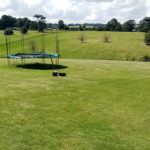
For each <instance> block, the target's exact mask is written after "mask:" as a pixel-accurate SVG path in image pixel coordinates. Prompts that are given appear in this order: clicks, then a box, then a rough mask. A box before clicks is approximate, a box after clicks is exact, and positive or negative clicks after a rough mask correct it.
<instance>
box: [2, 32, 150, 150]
mask: <svg viewBox="0 0 150 150" xmlns="http://www.w3.org/2000/svg"><path fill="white" fill-rule="evenodd" d="M65 34H69V33H64V35H62V37H63V36H65ZM74 34H76V33H74ZM95 34H98V33H95ZM115 34H118V33H115ZM135 34H136V33H135ZM118 36H119V34H118ZM139 37H141V36H140V34H139ZM68 38H69V37H68ZM126 38H127V37H126ZM129 38H131V37H129ZM70 44H71V43H70ZM79 45H80V44H79ZM79 45H77V47H78V46H79ZM70 47H72V46H71V45H70ZM64 55H65V53H64ZM65 56H66V55H65ZM66 57H69V54H68V56H66ZM74 57H75V56H74ZM89 57H90V56H89ZM61 64H63V65H66V66H68V67H69V68H68V69H65V70H62V71H65V72H67V75H68V77H66V78H54V77H52V76H51V73H52V71H50V70H43V71H41V70H32V69H31V70H27V69H22V68H16V67H15V66H12V67H11V68H8V66H7V61H6V60H4V59H1V60H0V75H1V76H0V149H4V150H5V149H6V150H25V149H26V150H49V149H52V150H57V149H58V150H60V149H64V150H67V149H68V150H83V149H85V150H96V149H97V150H99V149H101V150H148V149H149V148H150V134H149V133H150V126H149V125H150V101H149V99H150V65H149V63H140V62H120V61H99V60H93V61H92V60H79V59H77V60H73V59H70V60H69V59H68V60H61Z"/></svg>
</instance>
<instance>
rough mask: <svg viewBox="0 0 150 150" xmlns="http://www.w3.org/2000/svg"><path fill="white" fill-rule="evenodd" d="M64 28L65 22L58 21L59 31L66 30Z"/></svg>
mask: <svg viewBox="0 0 150 150" xmlns="http://www.w3.org/2000/svg"><path fill="white" fill-rule="evenodd" d="M64 28H65V23H64V21H63V20H59V21H58V29H59V30H64Z"/></svg>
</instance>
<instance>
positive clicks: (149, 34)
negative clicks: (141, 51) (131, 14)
mask: <svg viewBox="0 0 150 150" xmlns="http://www.w3.org/2000/svg"><path fill="white" fill-rule="evenodd" d="M144 41H145V44H146V45H148V46H150V31H149V32H147V33H146V34H145V39H144Z"/></svg>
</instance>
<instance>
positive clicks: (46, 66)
mask: <svg viewBox="0 0 150 150" xmlns="http://www.w3.org/2000/svg"><path fill="white" fill-rule="evenodd" d="M16 67H17V68H23V69H35V70H53V69H66V68H68V67H67V66H63V65H58V66H57V65H54V66H53V65H52V64H41V63H32V64H20V65H17V66H16Z"/></svg>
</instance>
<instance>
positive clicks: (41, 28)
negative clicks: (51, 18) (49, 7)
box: [34, 14, 47, 32]
mask: <svg viewBox="0 0 150 150" xmlns="http://www.w3.org/2000/svg"><path fill="white" fill-rule="evenodd" d="M34 17H35V18H37V23H38V31H39V32H44V30H45V29H46V27H47V25H46V21H45V19H46V17H44V16H43V15H39V14H36V15H34Z"/></svg>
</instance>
